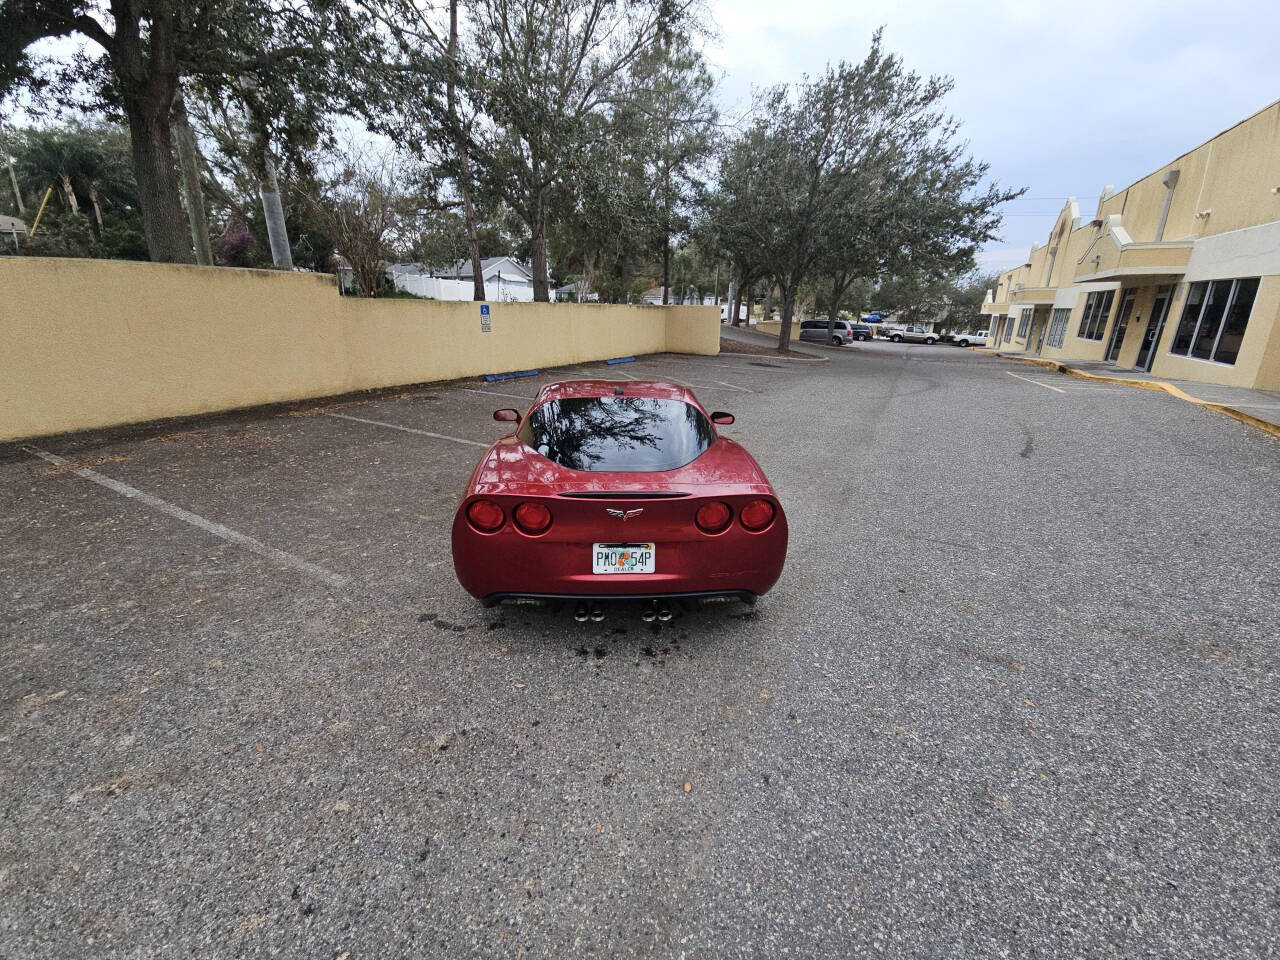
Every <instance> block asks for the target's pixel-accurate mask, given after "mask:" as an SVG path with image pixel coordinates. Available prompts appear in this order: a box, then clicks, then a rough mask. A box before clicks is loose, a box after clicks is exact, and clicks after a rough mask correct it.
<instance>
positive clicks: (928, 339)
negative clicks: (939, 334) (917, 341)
mask: <svg viewBox="0 0 1280 960" xmlns="http://www.w3.org/2000/svg"><path fill="white" fill-rule="evenodd" d="M924 342H925V343H927V344H929V346H933V345H934V344H935V343H937V342H938V341H937V339H936V338H934V337H925V338H924Z"/></svg>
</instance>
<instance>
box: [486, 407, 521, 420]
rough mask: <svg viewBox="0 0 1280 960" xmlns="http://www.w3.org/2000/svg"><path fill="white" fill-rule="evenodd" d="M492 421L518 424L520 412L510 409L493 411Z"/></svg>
mask: <svg viewBox="0 0 1280 960" xmlns="http://www.w3.org/2000/svg"><path fill="white" fill-rule="evenodd" d="M493 419H495V420H499V421H501V422H502V423H519V422H520V411H519V410H513V409H511V408H510V407H504V408H503V409H501V410H495V411H493Z"/></svg>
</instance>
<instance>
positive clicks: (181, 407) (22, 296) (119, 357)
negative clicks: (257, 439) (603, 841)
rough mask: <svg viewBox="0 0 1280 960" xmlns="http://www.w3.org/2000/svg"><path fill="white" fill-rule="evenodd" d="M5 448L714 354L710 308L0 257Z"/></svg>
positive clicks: (715, 320) (716, 332)
mask: <svg viewBox="0 0 1280 960" xmlns="http://www.w3.org/2000/svg"><path fill="white" fill-rule="evenodd" d="M0 290H2V291H3V296H2V297H0V343H3V345H4V347H3V350H0V440H12V439H17V438H22V437H30V436H38V435H42V434H48V433H58V432H63V431H69V430H80V429H87V428H90V427H101V426H111V425H115V424H123V423H136V422H139V421H143V420H152V419H156V418H160V417H172V416H183V415H188V414H198V413H208V412H211V411H216V410H229V409H234V408H237V407H247V406H254V405H257V404H263V403H274V402H279V401H286V400H298V399H304V398H307V397H321V396H329V395H334V394H340V393H346V392H349V391H353V390H364V389H371V388H376V387H387V386H397V385H400V384H407V383H422V382H427V381H433V380H449V379H453V378H457V377H468V376H477V375H480V374H484V373H496V372H502V371H509V370H517V369H528V368H534V367H548V366H558V365H563V364H572V363H581V362H586V361H592V360H604V359H608V358H611V357H619V356H629V355H633V354H645V353H658V352H662V351H668V350H669V351H673V352H681V353H698V354H707V355H714V354H716V353H718V352H719V344H720V318H719V312H718V310H717V309H716V308H715V307H642V306H609V305H595V304H540V303H539V304H535V303H494V304H491V305H490V312H491V317H490V322H491V332H489V333H484V332H482V330H481V324H480V305H479V304H476V303H471V302H464V303H452V302H434V301H421V300H364V299H357V298H352V297H339V296H338V293H337V290H336V287H335V285H334V280H333V278H332V277H330V276H320V275H307V274H289V273H277V272H274V271H264V270H231V269H221V268H219V269H211V268H207V267H188V266H173V265H161V264H150V263H129V262H122V261H104V260H61V259H41V258H35V257H22V258H4V259H0Z"/></svg>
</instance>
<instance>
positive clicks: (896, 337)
mask: <svg viewBox="0 0 1280 960" xmlns="http://www.w3.org/2000/svg"><path fill="white" fill-rule="evenodd" d="M889 339H890V340H892V341H893V342H894V343H901V342H902V337H900V336H899V335H898V334H896V333H895V334H894V335H893V336H892V337H890V338H889Z"/></svg>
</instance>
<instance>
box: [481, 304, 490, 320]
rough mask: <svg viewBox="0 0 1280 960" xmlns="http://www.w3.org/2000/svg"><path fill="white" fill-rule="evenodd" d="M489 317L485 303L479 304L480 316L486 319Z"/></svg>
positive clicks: (487, 306)
mask: <svg viewBox="0 0 1280 960" xmlns="http://www.w3.org/2000/svg"><path fill="white" fill-rule="evenodd" d="M488 315H489V305H488V304H487V303H482V304H480V316H482V317H487V316H488Z"/></svg>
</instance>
